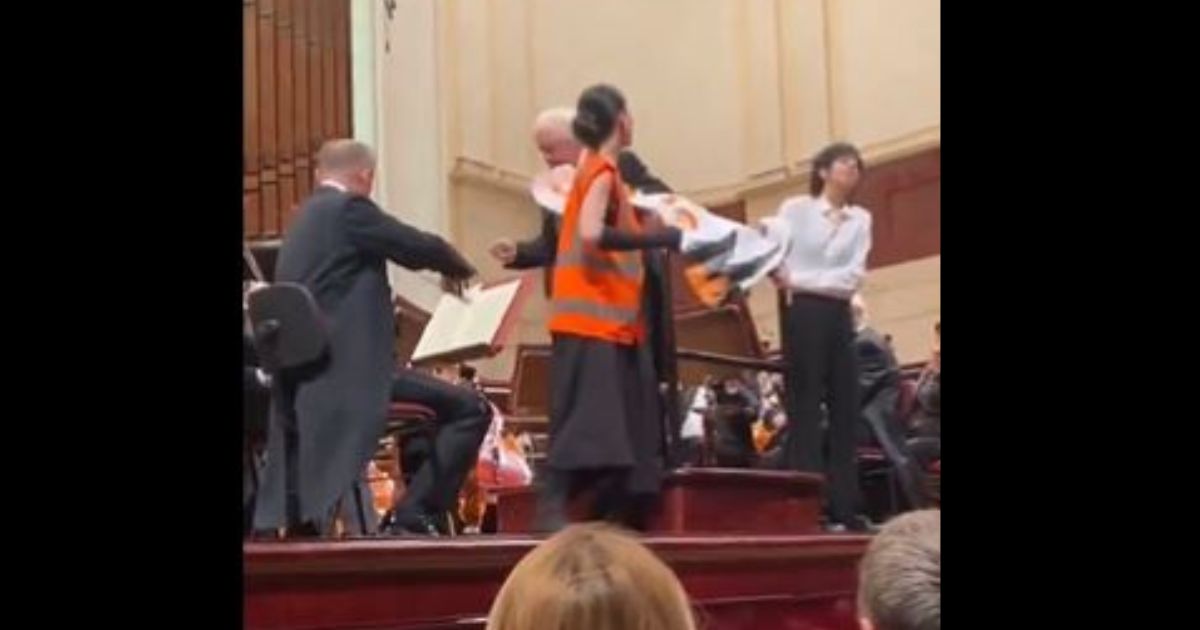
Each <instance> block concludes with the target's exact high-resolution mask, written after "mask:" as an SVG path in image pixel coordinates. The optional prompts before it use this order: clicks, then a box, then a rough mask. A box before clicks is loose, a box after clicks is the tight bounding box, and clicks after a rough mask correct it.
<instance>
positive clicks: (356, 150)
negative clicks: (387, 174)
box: [317, 138, 375, 173]
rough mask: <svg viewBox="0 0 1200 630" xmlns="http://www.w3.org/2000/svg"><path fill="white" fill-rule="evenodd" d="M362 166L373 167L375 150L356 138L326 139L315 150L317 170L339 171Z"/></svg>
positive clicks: (361, 167)
mask: <svg viewBox="0 0 1200 630" xmlns="http://www.w3.org/2000/svg"><path fill="white" fill-rule="evenodd" d="M363 168H375V152H374V151H372V150H371V147H369V146H367V145H366V144H364V143H362V142H359V141H358V140H352V139H350V138H336V139H333V140H327V141H326V142H325V144H322V145H321V149H320V150H319V151H317V170H320V171H323V172H326V173H339V172H344V171H348V170H354V169H363Z"/></svg>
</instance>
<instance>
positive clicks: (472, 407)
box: [380, 368, 492, 535]
mask: <svg viewBox="0 0 1200 630" xmlns="http://www.w3.org/2000/svg"><path fill="white" fill-rule="evenodd" d="M392 401H393V402H407V403H415V404H419V405H423V406H425V407H428V408H430V409H432V410H433V412H434V413H435V414H437V420H436V422H437V427H436V435H435V437H434V439H433V444H432V445H430V446H429V450H430V453H429V455H430V456H428V457H425V458H424V461H423V462H421V463H420V465H419V467H418V468H417V469H416V472H415V473H413V475H412V478H411V479H410V480H409V481H408V484H407V487H406V489H405V492H404V494H403V495H402V496H401V497H400V499H399V500H398V501H397V502H396V504H395V506H393V508H392V510H391V511H390V512H389V513H388V514H387V515H386V516H385V517H384V521H383V523H382V524H381V525H380V529H381V530H383V531H384V532H385V533H391V534H397V535H405V534H420V535H437V534H439V533H444V532H443V525H444V523H443V521H444V520H445V519H444V518H442V516H443V515H445V514H446V513H447V512H449V511H451V510H453V509H454V508H455V506H456V505H457V504H458V491H459V488H461V487H462V485H463V482H464V481H465V480H466V478H467V474H468V473H469V472H470V471H471V469H472V468H474V466H475V461H476V457H477V454H478V453H479V446H480V444H481V443H483V438H484V436H485V435H486V434H487V431H488V427H489V426H491V423H492V407H491V404H490V403H488V401H487V399H486V398H484V396H483V394H482V393H481V392H480V391H478V390H477V389H475V388H473V387H468V386H464V385H461V384H457V383H454V382H448V381H447V380H445V379H443V378H438V377H437V376H434V375H432V374H429V373H426V372H423V371H421V370H416V369H410V368H401V369H400V370H398V371H397V372H396V374H395V377H394V378H393V379H392Z"/></svg>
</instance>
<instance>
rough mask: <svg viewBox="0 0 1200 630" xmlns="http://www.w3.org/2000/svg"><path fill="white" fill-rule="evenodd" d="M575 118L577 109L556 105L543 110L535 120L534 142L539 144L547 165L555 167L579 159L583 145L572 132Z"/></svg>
mask: <svg viewBox="0 0 1200 630" xmlns="http://www.w3.org/2000/svg"><path fill="white" fill-rule="evenodd" d="M574 120H575V110H573V109H571V108H569V107H555V108H552V109H547V110H544V111H542V113H540V114H538V116H537V119H536V120H534V121H533V143H534V144H536V145H537V149H538V153H540V154H541V155H542V160H544V161H545V162H546V166H548V167H550V168H554V167H556V166H562V165H563V164H572V165H573V164H575V163H576V162H578V161H579V152H580V151H581V150H582V149H583V147H582V146H581V145H580V144H579V141H578V140H576V139H575V136H574V135H573V134H572V133H571V123H572V122H573V121H574Z"/></svg>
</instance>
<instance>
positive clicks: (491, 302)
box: [412, 280, 521, 363]
mask: <svg viewBox="0 0 1200 630" xmlns="http://www.w3.org/2000/svg"><path fill="white" fill-rule="evenodd" d="M520 289H521V281H520V280H511V281H508V282H504V283H502V284H498V285H495V286H492V287H488V288H484V286H483V285H478V284H477V285H475V286H473V287H471V288H469V289H467V290H466V291H465V292H464V293H463V297H462V298H459V297H457V296H453V295H443V296H442V297H441V299H440V300H438V303H437V306H436V307H435V308H434V310H433V315H432V317H431V318H430V320H429V323H428V324H426V325H425V331H424V332H423V333H422V334H421V339H420V341H418V342H417V347H416V349H415V350H413V355H412V361H413V362H414V363H416V362H420V361H422V360H423V359H427V358H430V357H435V356H438V355H444V354H449V353H454V352H459V351H463V350H470V349H473V348H484V347H490V346H491V345H492V344H493V343H494V342H495V341H496V337H497V335H498V334H499V332H500V327H501V325H503V323H504V318H505V316H506V315H507V314H508V313H509V311H510V310H511V308H512V307H513V306H514V303H515V302H516V300H517V295H518V293H519V292H520Z"/></svg>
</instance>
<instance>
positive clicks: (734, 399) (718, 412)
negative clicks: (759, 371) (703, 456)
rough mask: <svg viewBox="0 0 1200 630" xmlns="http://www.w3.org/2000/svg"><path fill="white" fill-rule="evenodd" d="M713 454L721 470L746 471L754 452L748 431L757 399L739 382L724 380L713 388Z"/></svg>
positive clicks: (730, 379)
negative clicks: (742, 469)
mask: <svg viewBox="0 0 1200 630" xmlns="http://www.w3.org/2000/svg"><path fill="white" fill-rule="evenodd" d="M714 402H715V405H714V409H713V412H714V413H713V429H714V439H713V454H714V455H715V456H716V461H717V466H720V467H722V468H749V467H751V466H753V465H754V464H755V461H756V459H757V452H756V451H755V449H754V436H753V432H752V430H751V428H752V426H753V425H754V421H755V420H757V419H758V397H757V396H756V395H755V394H754V392H753V391H751V389H750V387H749V386H748V385H746V383H745V382H744V381H742V379H740V378H736V377H731V378H727V379H725V380H724V381H723V382H722V383H721V384H720V385H719V386H718V387H716V388H714Z"/></svg>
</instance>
